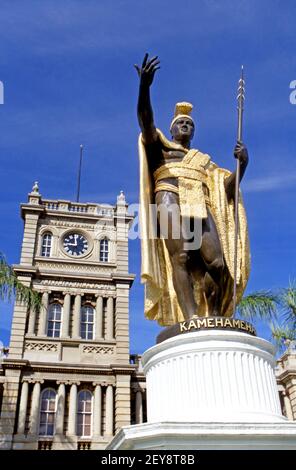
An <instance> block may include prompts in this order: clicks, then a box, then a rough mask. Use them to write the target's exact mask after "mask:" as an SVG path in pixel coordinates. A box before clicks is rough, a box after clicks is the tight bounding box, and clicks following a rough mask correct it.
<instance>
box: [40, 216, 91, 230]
mask: <svg viewBox="0 0 296 470" xmlns="http://www.w3.org/2000/svg"><path fill="white" fill-rule="evenodd" d="M48 223H49V224H50V225H55V226H56V227H60V228H65V227H66V228H81V229H85V230H94V228H95V225H96V222H95V221H94V223H93V224H83V223H77V222H69V221H65V220H54V219H49V220H48Z"/></svg>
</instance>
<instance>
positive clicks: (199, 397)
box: [142, 330, 284, 423]
mask: <svg viewBox="0 0 296 470" xmlns="http://www.w3.org/2000/svg"><path fill="white" fill-rule="evenodd" d="M273 352H274V351H273V346H272V345H271V343H269V342H268V341H266V340H264V339H262V338H258V337H255V336H250V335H248V334H246V333H240V332H236V331H227V330H226V331H221V330H211V331H209V330H207V331H198V332H195V333H186V334H184V335H179V336H175V337H173V338H170V339H167V340H165V341H163V342H162V343H160V344H158V345H156V346H153V347H152V348H150V349H148V350H147V351H146V352H145V353H144V354H143V357H142V364H143V369H144V373H145V375H146V383H147V421H148V422H149V423H152V422H158V423H159V422H162V423H164V422H182V423H186V422H189V423H192V422H195V423H199V422H210V423H211V422H217V421H221V422H222V423H227V422H229V423H232V422H236V421H237V422H250V423H253V422H258V423H263V422H277V421H279V422H281V421H283V420H284V417H283V416H282V412H281V406H280V401H279V394H278V390H277V384H276V380H275V376H274V372H273V368H274V364H275V361H274V356H273Z"/></svg>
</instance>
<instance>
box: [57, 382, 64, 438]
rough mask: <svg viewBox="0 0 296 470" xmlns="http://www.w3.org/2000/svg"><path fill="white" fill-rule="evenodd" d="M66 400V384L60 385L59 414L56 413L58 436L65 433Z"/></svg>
mask: <svg viewBox="0 0 296 470" xmlns="http://www.w3.org/2000/svg"><path fill="white" fill-rule="evenodd" d="M65 399H66V389H65V384H64V383H60V384H59V388H58V403H57V412H56V426H55V433H56V434H63V432H64V414H65Z"/></svg>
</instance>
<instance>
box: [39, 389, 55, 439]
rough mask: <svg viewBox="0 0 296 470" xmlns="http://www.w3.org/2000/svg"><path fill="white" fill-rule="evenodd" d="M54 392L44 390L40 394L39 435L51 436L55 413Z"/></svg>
mask: <svg viewBox="0 0 296 470" xmlns="http://www.w3.org/2000/svg"><path fill="white" fill-rule="evenodd" d="M56 396H57V394H56V392H55V390H53V389H52V388H46V389H45V390H43V392H42V394H41V406H40V419H39V435H40V436H53V434H54V424H55V413H56Z"/></svg>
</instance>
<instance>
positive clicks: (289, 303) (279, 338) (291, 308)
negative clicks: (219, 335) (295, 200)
mask: <svg viewBox="0 0 296 470" xmlns="http://www.w3.org/2000/svg"><path fill="white" fill-rule="evenodd" d="M237 310H238V312H239V314H240V316H241V317H243V318H245V319H246V320H251V321H254V320H256V319H261V320H264V321H267V322H268V323H269V326H270V329H271V335H272V339H273V341H274V342H275V344H276V346H277V348H278V350H279V351H283V350H284V349H285V348H286V347H287V346H288V345H289V344H290V343H291V342H292V341H293V342H295V341H296V281H292V282H290V285H289V286H288V287H287V288H282V289H280V290H279V291H277V292H275V293H273V292H271V291H261V292H255V293H252V294H249V295H246V296H245V297H243V298H242V300H241V302H240V303H239V305H238V307H237Z"/></svg>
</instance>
